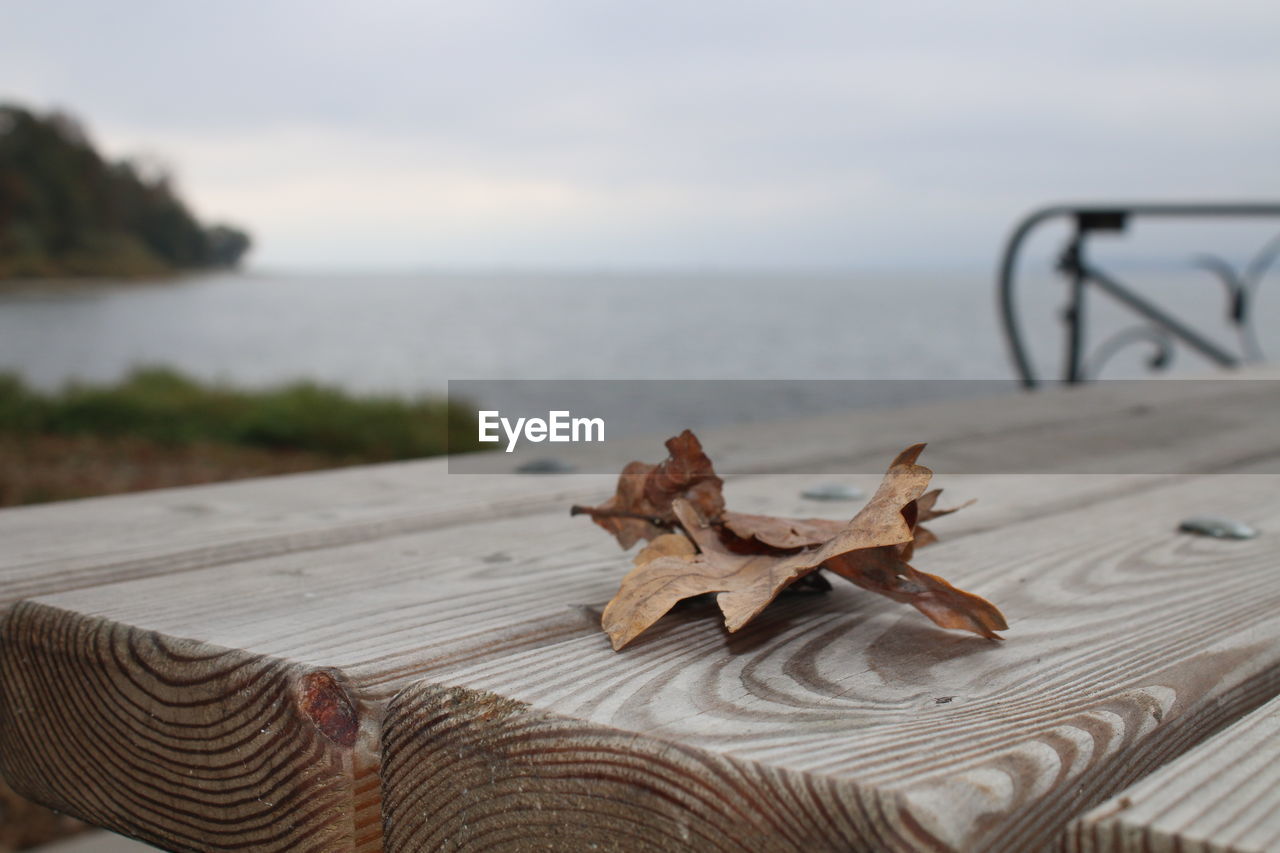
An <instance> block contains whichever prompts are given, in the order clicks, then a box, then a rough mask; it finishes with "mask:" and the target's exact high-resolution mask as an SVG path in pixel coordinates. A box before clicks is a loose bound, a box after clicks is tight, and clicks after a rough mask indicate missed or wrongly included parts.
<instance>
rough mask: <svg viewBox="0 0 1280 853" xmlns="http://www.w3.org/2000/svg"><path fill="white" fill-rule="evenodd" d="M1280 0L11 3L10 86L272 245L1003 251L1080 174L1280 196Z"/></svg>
mask: <svg viewBox="0 0 1280 853" xmlns="http://www.w3.org/2000/svg"><path fill="white" fill-rule="evenodd" d="M1277 94H1280V3H1276V2H1274V0H1256V2H1243V1H1242V0H1195V2H1179V0H1150V1H1149V2H1118V0H1075V2H1072V3H1054V4H1039V3H1034V2H1026V0H1021V2H1002V0H967V2H955V1H954V0H950V2H936V3H926V2H854V0H848V2H806V0H787V2H750V0H733V2H728V0H684V2H679V3H673V2H655V1H654V0H651V1H650V2H634V0H632V2H625V3H624V2H603V0H580V2H572V0H513V2H491V1H490V0H463V2H458V0H454V2H448V3H444V2H408V0H401V2H376V0H375V2H364V3H352V2H346V3H336V2H322V0H306V2H279V1H276V2H273V0H252V2H238V1H237V2H229V0H223V2H218V3H199V4H197V3H194V2H173V0H155V2H141V1H140V0H110V2H101V0H79V1H78V2H72V1H71V0H39V1H38V2H36V0H0V98H3V99H8V100H18V101H19V102H22V103H25V104H28V105H32V106H36V107H40V108H47V107H50V106H59V107H63V108H65V109H68V110H70V111H72V112H73V113H75V114H77V115H79V116H80V117H81V118H82V119H83V120H84V121H85V123H86V124H87V125H88V126H89V129H90V131H91V134H92V135H93V137H94V138H95V139H96V140H97V141H98V142H99V144H100V145H101V146H102V147H104V148H105V149H106V151H107V152H108V153H109V154H110V155H113V156H123V155H132V154H144V155H148V156H151V157H155V158H158V159H161V160H162V161H164V162H166V163H168V164H169V165H170V166H171V167H172V169H173V170H174V171H175V173H176V174H177V176H178V180H179V185H180V187H181V190H182V192H183V193H184V195H185V197H187V198H188V199H189V200H190V201H191V202H192V203H193V205H194V207H195V208H196V210H197V212H198V213H199V214H200V215H201V216H203V217H206V218H226V219H229V220H232V221H235V222H237V223H242V224H244V225H245V226H247V227H248V228H249V229H251V230H252V231H253V233H254V235H255V236H256V238H257V240H258V243H259V249H258V251H257V252H256V254H255V256H254V258H253V262H254V264H255V265H257V266H260V267H269V268H290V267H292V268H309V269H319V268H324V267H344V268H360V267H367V268H377V269H387V268H427V267H507V266H526V267H545V266H553V267H586V268H596V267H601V266H603V267H613V268H625V267H649V266H656V267H673V266H674V267H708V266H709V267H732V268H738V267H758V266H766V267H790V266H807V267H808V266H816V267H868V266H869V267H879V266H893V267H920V266H926V267H927V266H939V265H942V266H945V265H951V264H988V263H990V262H992V260H993V259H994V257H995V255H996V253H997V252H998V250H999V244H1000V243H1001V241H1002V240H1003V238H1004V236H1005V234H1006V232H1007V230H1008V228H1009V227H1010V226H1011V225H1012V223H1013V220H1015V219H1016V218H1017V217H1018V216H1019V215H1021V214H1022V213H1024V212H1026V211H1027V210H1028V209H1029V208H1031V207H1034V206H1038V205H1040V204H1042V203H1044V202H1048V201H1056V200H1063V199H1117V198H1118V199H1132V198H1142V199H1148V198H1150V199H1183V198H1187V199H1194V198H1232V199H1235V198H1239V199H1267V198H1274V197H1276V196H1280V110H1277V109H1276V97H1277Z"/></svg>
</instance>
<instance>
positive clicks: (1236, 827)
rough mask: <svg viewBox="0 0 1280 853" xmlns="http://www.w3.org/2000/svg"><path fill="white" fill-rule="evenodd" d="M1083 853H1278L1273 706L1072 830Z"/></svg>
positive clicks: (1276, 708)
mask: <svg viewBox="0 0 1280 853" xmlns="http://www.w3.org/2000/svg"><path fill="white" fill-rule="evenodd" d="M1067 847H1068V849H1071V850H1078V851H1090V853H1112V851H1114V853H1164V851H1169V853H1182V851H1185V852H1186V853H1191V851H1199V853H1266V851H1270V850H1280V698H1277V699H1273V700H1271V701H1270V702H1268V703H1267V704H1266V705H1264V706H1262V707H1261V708H1259V709H1258V710H1256V711H1254V712H1253V713H1251V714H1249V715H1248V716H1247V717H1245V718H1244V719H1242V720H1239V721H1238V722H1235V723H1233V724H1232V725H1231V726H1229V727H1228V728H1226V729H1225V730H1223V731H1221V732H1219V733H1218V734H1217V735H1215V736H1213V737H1212V738H1210V739H1209V740H1207V741H1205V742H1204V743H1202V744H1200V745H1199V746H1197V747H1196V748H1195V749H1193V750H1191V751H1190V752H1188V753H1187V754H1185V755H1183V756H1181V757H1179V758H1177V759H1175V760H1174V761H1172V762H1170V763H1169V764H1167V765H1165V766H1164V767H1161V768H1160V769H1159V770H1157V771H1156V772H1155V773H1152V774H1151V775H1150V776H1148V777H1146V778H1145V779H1143V780H1142V781H1141V782H1138V783H1137V784H1136V785H1134V786H1133V787H1131V788H1128V789H1126V790H1124V791H1123V792H1121V793H1120V794H1119V795H1118V796H1116V797H1114V798H1112V799H1110V800H1108V801H1107V802H1105V803H1103V804H1102V805H1101V806H1098V807H1097V808H1096V809H1094V810H1092V811H1090V812H1088V813H1087V814H1085V815H1084V816H1083V817H1081V818H1080V819H1079V820H1077V821H1075V822H1073V824H1072V826H1071V831H1070V834H1069V836H1068V844H1067Z"/></svg>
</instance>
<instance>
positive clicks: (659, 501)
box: [570, 430, 724, 549]
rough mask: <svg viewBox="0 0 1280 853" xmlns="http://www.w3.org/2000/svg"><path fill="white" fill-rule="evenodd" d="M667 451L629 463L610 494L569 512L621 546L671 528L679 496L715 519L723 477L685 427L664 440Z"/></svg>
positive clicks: (721, 498) (721, 504) (719, 509)
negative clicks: (656, 458)
mask: <svg viewBox="0 0 1280 853" xmlns="http://www.w3.org/2000/svg"><path fill="white" fill-rule="evenodd" d="M667 453H668V456H667V458H666V459H665V460H663V461H662V462H660V463H659V464H657V465H647V464H645V463H644V462H631V463H629V464H628V465H627V466H626V467H625V468H623V469H622V474H621V476H619V477H618V487H617V491H616V492H615V494H614V496H613V497H612V498H610V499H609V500H607V501H605V502H604V503H603V504H601V505H600V506H598V507H583V506H575V507H573V508H572V510H571V511H570V512H571V514H573V515H580V514H585V515H590V516H591V517H592V520H593V521H595V523H596V524H598V525H600V526H601V527H603V528H604V529H605V530H608V531H609V532H610V533H612V534H613V535H614V537H615V538H616V539H617V540H618V544H619V545H621V546H622V547H623V548H624V549H626V548H630V547H631V546H632V545H634V544H635V543H636V542H639V541H640V540H641V539H654V538H656V537H658V536H661V535H663V534H664V533H668V532H670V529H671V527H672V526H673V525H674V523H675V520H676V518H675V514H674V512H673V511H672V508H671V504H672V501H674V500H675V499H677V498H683V499H685V500H687V501H689V502H690V503H691V504H693V505H694V506H695V507H696V508H697V510H698V511H699V512H700V513H702V514H703V515H704V516H706V517H709V518H715V517H718V516H719V515H720V513H721V512H723V511H724V496H723V494H722V492H721V489H722V488H723V487H724V481H722V480H721V479H720V478H719V477H717V476H716V472H715V469H714V468H713V467H712V466H711V460H710V459H708V458H707V455H706V453H704V452H703V450H702V444H701V443H700V442H699V441H698V438H697V436H695V435H694V434H693V433H692V432H691V431H689V430H685V431H684V432H682V433H680V434H679V435H678V436H676V437H675V438H670V439H667Z"/></svg>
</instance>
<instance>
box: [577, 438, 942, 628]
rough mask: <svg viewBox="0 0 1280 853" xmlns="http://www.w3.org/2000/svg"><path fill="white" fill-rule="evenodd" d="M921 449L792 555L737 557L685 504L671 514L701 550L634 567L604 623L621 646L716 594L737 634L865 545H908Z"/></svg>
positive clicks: (920, 486) (925, 474) (902, 458)
mask: <svg viewBox="0 0 1280 853" xmlns="http://www.w3.org/2000/svg"><path fill="white" fill-rule="evenodd" d="M923 449H924V445H923V444H918V445H915V446H913V447H910V448H908V449H907V450H904V451H903V452H902V453H901V454H899V456H898V458H897V459H895V460H894V462H893V464H892V465H891V466H890V467H889V471H888V473H886V474H885V477H884V481H883V482H881V484H880V488H879V489H878V490H877V491H876V493H875V495H874V496H873V497H872V498H871V500H870V501H869V502H868V503H867V505H866V506H865V507H863V508H862V510H861V511H860V512H859V513H858V514H857V515H856V516H854V518H853V520H852V521H850V522H849V523H848V524H846V525H844V526H843V527H842V528H841V529H840V530H839V531H838V532H837V533H836V535H835V536H833V537H831V538H830V539H828V540H827V541H826V542H825V543H823V544H822V545H821V546H819V547H816V548H807V549H804V550H802V551H798V552H796V553H793V554H787V555H783V556H778V555H775V554H738V553H734V552H733V551H731V550H729V548H728V547H726V546H725V544H724V543H723V542H722V541H721V540H720V537H719V535H718V534H717V533H716V531H715V529H714V528H713V527H712V526H711V525H710V524H709V523H708V522H707V521H706V519H705V518H703V517H702V516H701V515H700V514H699V513H698V511H697V510H696V509H695V508H694V507H693V506H692V505H691V504H690V503H688V502H687V501H683V500H680V499H677V500H676V501H675V502H674V505H673V509H674V512H675V514H676V517H677V519H678V520H679V521H680V524H681V526H682V527H684V529H685V532H686V533H687V534H688V535H689V537H690V538H691V539H693V541H694V543H695V544H696V545H697V546H698V550H699V552H700V553H698V554H697V555H696V556H693V557H659V558H657V559H654V560H652V561H650V562H647V563H645V564H643V565H638V566H637V567H635V568H633V569H632V570H631V572H630V573H628V574H627V576H626V577H625V578H623V581H622V586H621V588H620V589H619V590H618V594H617V595H616V596H614V598H613V600H612V601H610V602H609V604H608V606H607V607H605V610H604V614H603V618H602V620H601V622H602V625H603V627H604V630H605V632H606V633H608V634H609V637H610V639H611V640H612V641H613V647H614V648H615V649H620V648H622V647H623V646H625V645H626V644H627V643H629V642H631V640H633V639H634V638H635V637H636V636H637V635H639V634H640V632H642V631H644V630H645V629H646V628H648V627H649V626H650V625H652V624H653V623H654V622H656V621H657V620H658V619H659V618H661V617H662V615H663V614H665V613H666V612H667V611H668V610H670V609H671V607H672V606H673V605H674V604H675V603H676V602H677V601H679V600H681V599H684V598H689V597H690V596H694V595H701V594H703V593H707V592H718V593H720V594H719V595H718V596H716V603H717V604H718V605H719V606H720V609H721V611H722V612H723V613H724V617H725V626H726V627H727V628H728V629H729V630H730V631H736V630H738V629H739V628H741V627H742V626H743V625H745V624H746V623H747V622H749V621H751V619H753V618H754V617H755V616H756V615H757V614H758V613H760V611H762V610H763V609H764V608H765V607H766V606H768V604H769V602H771V601H773V599H774V598H776V597H777V595H778V593H779V592H781V591H782V589H783V588H784V587H786V586H787V585H788V584H790V583H792V582H793V581H795V580H797V579H798V578H801V577H803V576H804V575H806V574H809V573H810V572H813V571H816V570H817V569H818V567H819V566H821V565H822V564H823V563H825V562H826V561H827V560H830V559H832V558H833V557H837V556H839V555H842V554H846V553H848V552H850V551H856V550H859V549H865V548H878V547H883V546H893V545H900V544H902V543H905V542H909V541H910V540H911V526H910V525H909V524H908V522H907V520H906V518H904V517H903V512H902V511H903V508H904V507H905V506H906V505H907V504H909V503H911V502H912V501H914V500H915V499H916V498H918V497H919V496H920V495H921V494H922V493H923V492H924V489H925V487H926V486H927V485H928V484H929V477H930V471H929V469H928V468H925V467H923V466H921V465H917V464H915V463H916V458H917V457H918V456H919V455H920V451H921V450H923Z"/></svg>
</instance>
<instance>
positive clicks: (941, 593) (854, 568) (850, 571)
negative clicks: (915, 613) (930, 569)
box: [823, 548, 1009, 640]
mask: <svg viewBox="0 0 1280 853" xmlns="http://www.w3.org/2000/svg"><path fill="white" fill-rule="evenodd" d="M823 568H824V569H828V570H830V571H832V572H835V573H836V574H838V575H840V576H841V577H843V578H847V579H848V580H851V581H853V582H854V583H856V584H857V585H858V586H860V587H862V588H863V589H869V590H871V591H872V592H878V593H880V594H881V595H884V596H888V597H889V598H892V599H893V600H894V601H901V602H902V603H904V604H910V605H911V606H912V607H914V608H916V609H917V610H919V611H920V612H921V613H923V614H924V615H925V616H928V617H929V618H930V619H932V620H933V621H934V622H935V623H936V624H937V625H939V626H941V627H943V628H958V629H961V630H964V631H972V632H974V633H975V634H981V635H982V636H984V637H986V638H988V639H991V640H998V639H1000V636H999V635H998V634H996V633H995V632H996V631H1004V630H1006V629H1007V628H1008V627H1009V626H1008V624H1007V623H1006V622H1005V621H1004V615H1003V614H1001V613H1000V611H999V610H998V609H997V608H996V606H995V605H994V604H992V603H991V602H989V601H987V600H986V599H985V598H981V597H979V596H976V595H974V594H973V593H971V592H965V591H964V590H962V589H957V588H956V587H954V586H952V585H951V584H949V583H947V582H946V581H945V580H943V579H942V578H940V577H938V576H937V575H931V574H927V573H925V572H921V571H917V570H916V569H913V568H912V567H911V566H910V565H908V564H907V562H906V560H905V559H903V556H902V550H901V549H899V548H871V549H869V550H866V551H858V552H856V553H852V554H841V555H839V556H837V557H834V558H832V559H831V560H828V561H827V562H826V563H825V564H824V565H823Z"/></svg>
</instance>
